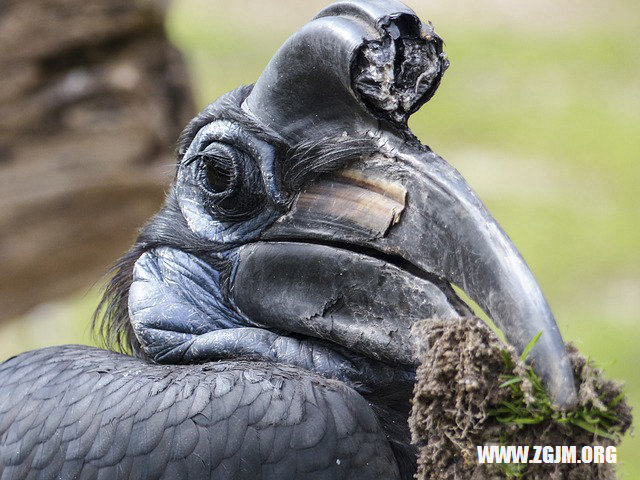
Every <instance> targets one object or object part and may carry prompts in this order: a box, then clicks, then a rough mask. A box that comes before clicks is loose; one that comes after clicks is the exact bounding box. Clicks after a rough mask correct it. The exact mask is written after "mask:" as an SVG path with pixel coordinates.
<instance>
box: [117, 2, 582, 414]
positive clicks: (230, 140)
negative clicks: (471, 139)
mask: <svg viewBox="0 0 640 480" xmlns="http://www.w3.org/2000/svg"><path fill="white" fill-rule="evenodd" d="M448 65H449V63H448V61H447V59H446V56H445V55H444V53H443V51H442V41H441V39H440V38H439V37H438V36H437V35H436V34H435V32H434V31H433V29H432V28H431V27H430V26H427V25H425V24H422V23H421V22H420V20H419V19H418V18H417V17H416V16H415V14H414V13H413V12H412V11H411V10H409V9H408V8H407V7H406V6H404V5H402V4H400V3H397V2H393V1H392V2H381V1H372V2H364V1H357V0H354V1H350V2H338V3H336V4H334V5H332V6H330V7H328V8H327V9H325V10H323V11H322V12H321V13H320V14H319V15H318V16H317V17H316V18H315V19H314V20H313V21H312V22H310V23H309V24H307V25H306V26H304V27H303V28H302V29H301V30H300V31H298V32H297V33H296V34H294V35H293V36H292V37H291V38H290V39H289V40H288V41H287V42H286V43H285V44H284V45H283V46H282V47H281V49H280V50H279V51H278V52H277V53H276V55H275V56H274V58H273V59H272V60H271V62H270V63H269V65H268V66H267V67H266V69H265V71H264V72H263V74H262V76H261V77H260V78H259V80H258V81H257V83H256V84H255V86H254V87H242V88H239V89H237V90H235V91H233V92H230V93H229V94H227V95H225V96H223V97H221V98H220V99H219V100H217V101H216V102H214V103H213V104H211V105H210V106H209V107H207V109H205V111H204V112H203V113H202V114H201V115H199V116H198V117H197V118H196V119H194V120H193V121H192V122H191V124H190V125H189V127H187V129H186V130H185V133H184V135H183V138H182V140H181V147H180V152H179V154H180V155H179V164H178V168H177V173H176V178H175V182H174V185H173V188H172V190H171V192H170V193H169V197H168V200H167V204H166V206H165V207H164V209H163V210H162V211H161V212H160V213H159V214H158V215H157V216H156V217H155V218H154V219H153V220H152V221H151V222H150V224H149V225H148V226H147V227H146V229H145V231H144V232H143V234H142V235H141V240H140V241H139V245H141V246H140V248H139V249H138V250H137V252H138V256H137V257H136V258H135V259H134V260H135V265H134V267H133V281H132V283H131V287H130V290H129V295H128V309H129V318H130V322H131V326H132V329H133V330H132V331H133V335H134V336H135V337H132V338H133V340H132V343H133V344H134V346H139V348H140V351H141V353H142V354H143V355H146V356H148V357H150V358H152V359H153V360H155V361H158V362H165V363H172V362H179V363H190V362H198V361H206V360H215V359H222V358H250V359H259V360H270V361H277V362H284V363H288V364H292V365H295V366H298V367H301V368H305V369H309V370H312V371H315V372H318V373H320V374H322V375H325V376H328V377H331V378H335V379H339V380H342V381H344V382H346V383H347V384H349V385H351V386H353V387H354V388H356V389H358V390H359V391H361V392H364V393H367V392H377V391H392V390H394V389H398V388H400V389H404V391H410V389H411V385H412V382H413V378H414V375H415V367H416V366H417V358H418V351H419V349H420V348H424V347H425V346H424V345H421V344H420V342H419V339H417V338H416V337H415V336H414V335H412V333H411V328H412V326H413V324H414V323H415V322H416V321H417V320H420V319H423V318H429V317H441V318H454V317H457V316H462V315H469V314H471V313H472V312H471V310H470V309H469V307H467V306H466V305H465V304H464V303H463V302H462V301H461V300H460V299H459V298H458V297H457V295H456V294H455V292H454V290H453V288H452V286H451V285H452V284H456V285H458V286H460V287H461V288H462V289H463V290H464V291H465V292H466V293H467V294H468V295H469V296H470V297H471V298H473V299H474V300H475V301H476V302H477V303H478V304H479V305H480V306H481V307H482V308H483V309H484V310H485V311H486V312H487V314H488V315H489V316H490V317H491V318H492V319H493V320H494V322H495V323H496V324H497V325H498V326H499V327H500V328H501V329H502V330H503V331H504V332H505V335H506V337H507V339H508V341H509V342H510V343H512V344H513V345H514V346H516V348H518V349H520V350H522V349H523V348H524V346H525V345H527V343H529V341H530V340H531V338H533V337H534V336H535V335H536V334H537V333H538V332H539V331H540V330H542V331H543V334H542V336H541V338H540V341H539V342H538V343H537V344H536V346H535V347H534V349H533V350H532V352H531V354H530V356H529V358H530V359H531V360H532V361H533V364H534V368H535V369H536V370H537V372H538V373H539V374H540V375H541V377H542V378H543V381H544V382H545V384H546V385H547V387H548V388H549V391H550V393H551V396H552V398H553V399H554V401H555V402H556V403H557V404H558V405H560V406H565V407H566V406H571V405H572V404H573V403H575V387H574V384H573V377H572V374H571V371H570V369H569V364H568V360H567V357H566V352H565V349H564V343H563V341H562V338H561V336H560V333H559V331H558V328H557V326H556V323H555V320H554V318H553V315H552V314H551V311H550V309H549V307H548V305H547V303H546V300H545V299H544V296H543V294H542V292H541V290H540V288H539V286H538V285H537V283H536V282H535V280H534V278H533V275H532V274H531V272H530V270H529V268H528V267H527V265H526V263H525V262H524V260H523V259H522V257H521V256H520V254H519V253H518V251H517V249H516V248H515V246H514V245H513V244H512V242H511V241H510V240H509V238H508V237H507V236H506V234H505V233H504V232H503V230H502V229H501V228H500V226H499V225H498V224H497V223H496V221H495V220H494V219H493V217H492V216H491V215H490V213H489V212H488V211H487V209H486V208H485V207H484V205H483V204H482V202H481V201H480V200H479V199H478V197H477V196H476V195H475V194H474V193H473V191H472V190H471V189H470V187H469V186H468V185H467V184H466V182H465V181H464V179H463V178H462V177H461V176H460V174H459V173H458V172H457V171H456V170H455V169H454V168H453V167H452V166H451V165H449V164H448V163H447V162H445V161H444V160H443V159H442V158H440V157H439V156H438V155H436V154H435V153H433V152H432V151H431V150H430V149H429V148H428V147H426V146H424V145H422V144H420V143H419V142H418V140H417V139H416V138H415V137H414V136H413V135H412V133H411V132H410V130H409V129H408V127H407V120H408V118H409V116H410V115H411V114H412V113H414V112H415V111H417V110H418V109H419V108H420V106H422V105H423V104H424V103H425V102H426V101H427V100H429V98H431V96H432V95H433V94H434V93H435V90H436V89H437V87H438V85H439V83H440V79H441V78H442V75H443V74H444V71H445V70H446V68H447V67H448Z"/></svg>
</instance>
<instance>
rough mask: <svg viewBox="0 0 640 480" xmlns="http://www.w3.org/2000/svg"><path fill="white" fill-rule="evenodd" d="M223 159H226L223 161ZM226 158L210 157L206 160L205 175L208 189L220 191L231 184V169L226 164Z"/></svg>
mask: <svg viewBox="0 0 640 480" xmlns="http://www.w3.org/2000/svg"><path fill="white" fill-rule="evenodd" d="M225 160H227V161H226V162H225ZM227 163H228V159H220V158H211V159H209V161H208V162H207V166H206V175H207V186H208V187H209V190H211V191H213V192H216V193H222V192H224V191H225V190H226V189H227V187H228V186H229V185H230V184H231V181H232V179H233V169H232V167H231V165H228V164H227Z"/></svg>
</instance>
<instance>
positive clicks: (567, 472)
mask: <svg viewBox="0 0 640 480" xmlns="http://www.w3.org/2000/svg"><path fill="white" fill-rule="evenodd" d="M415 328H416V332H415V333H416V335H419V336H420V337H421V338H422V339H423V341H424V343H425V345H426V346H428V348H425V351H424V352H423V354H422V358H421V366H420V367H419V368H418V372H417V382H416V386H415V390H414V402H413V410H412V414H411V417H410V420H409V424H410V427H411V432H412V437H413V443H415V444H416V445H417V446H418V448H419V452H420V453H419V459H418V474H417V478H419V479H433V480H458V479H460V480H469V479H471V480H485V479H491V480H493V479H495V480H499V479H505V478H526V479H533V480H538V479H540V480H542V479H552V480H553V479H557V480H561V479H569V480H578V479H579V480H591V479H593V480H595V479H598V480H600V479H606V480H608V479H615V478H616V477H615V469H614V466H613V465H612V464H607V463H589V464H586V463H582V464H580V463H554V464H545V463H539V464H531V463H529V464H496V463H494V464H487V463H485V464H480V463H479V462H478V452H477V448H476V447H477V446H482V445H522V446H525V445H528V446H530V447H529V448H530V450H531V453H529V459H532V458H533V456H534V450H533V446H534V445H542V446H544V445H550V446H556V445H560V446H562V445H567V446H570V445H575V446H576V447H577V448H576V453H577V457H576V460H577V459H580V458H581V457H580V454H581V449H582V446H586V445H589V446H594V445H602V446H604V447H607V446H611V445H617V444H618V443H619V442H620V438H621V436H622V435H623V434H624V433H625V432H626V431H627V430H628V429H629V428H630V426H631V408H630V407H629V405H628V404H627V402H626V401H625V399H624V398H623V397H624V395H623V393H622V386H621V385H619V384H617V383H614V382H611V381H608V380H605V379H604V377H603V375H602V372H601V371H600V370H598V369H596V368H595V367H594V366H593V365H592V364H591V363H589V362H588V361H587V360H586V359H585V358H584V357H583V356H582V355H581V354H580V353H579V352H578V351H577V349H576V348H575V347H573V346H571V345H569V346H568V347H567V348H568V352H569V357H570V360H571V364H572V366H573V371H574V374H575V378H576V382H577V383H578V386H579V391H578V396H579V405H578V407H576V410H575V411H572V412H559V411H557V410H555V409H554V408H553V406H552V405H551V403H550V402H549V400H548V396H546V392H544V390H543V387H542V386H541V384H540V383H539V379H538V378H537V377H536V376H535V374H534V373H533V371H532V370H531V368H530V367H529V366H528V365H526V364H525V363H524V362H523V361H522V360H521V359H520V358H519V356H518V355H517V354H516V352H515V350H514V349H513V348H512V347H509V346H506V345H504V344H503V343H502V342H501V341H500V339H499V338H498V337H497V336H496V334H495V333H494V332H492V331H491V330H490V329H489V328H488V327H487V326H486V324H485V323H484V322H483V321H482V320H480V319H478V318H463V319H452V320H439V319H431V320H425V321H423V322H420V323H418V324H417V325H416V327H415ZM505 383H508V385H505ZM518 409H521V410H518ZM512 411H515V412H516V413H514V414H512ZM523 411H526V413H527V415H524V416H523ZM505 412H506V413H505ZM594 432H597V433H594ZM554 448H555V447H554Z"/></svg>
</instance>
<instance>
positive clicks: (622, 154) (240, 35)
mask: <svg viewBox="0 0 640 480" xmlns="http://www.w3.org/2000/svg"><path fill="white" fill-rule="evenodd" d="M325 3H326V2H319V1H316V0H314V1H306V2H295V1H291V0H289V1H279V2H276V1H273V0H268V1H236V2H233V3H231V2H222V1H211V0H176V1H174V2H173V4H172V7H171V10H170V15H169V17H168V21H167V28H168V30H169V33H170V37H171V38H172V40H173V41H174V43H175V44H176V45H177V46H178V47H179V48H180V49H181V50H182V51H183V53H184V54H185V55H186V57H187V61H188V64H189V67H190V71H191V75H192V80H193V82H194V88H195V92H196V100H197V101H198V104H199V106H204V105H205V104H207V103H208V102H210V101H212V100H213V99H215V98H217V97H218V96H219V95H220V94H222V93H224V92H226V91H228V90H231V89H232V88H235V87H236V86H238V85H240V84H248V83H252V82H253V81H255V79H256V78H257V77H258V75H259V74H260V72H261V71H262V69H263V68H264V66H265V65H266V63H267V62H268V60H269V58H270V57H271V55H272V54H273V52H274V51H275V50H276V49H277V47H278V46H279V45H280V44H281V43H282V42H283V41H284V40H285V39H286V38H287V36H288V35H289V34H290V33H292V32H293V31H294V30H295V29H296V28H298V27H299V26H301V25H303V24H304V23H305V22H306V21H308V20H309V19H310V18H311V17H312V16H313V14H314V13H315V12H317V11H318V10H319V9H320V8H321V7H322V6H324V5H325ZM409 3H410V6H411V7H413V9H414V10H415V11H416V12H417V13H418V14H419V15H420V16H421V18H422V19H423V20H427V19H429V20H431V21H432V22H433V23H434V25H435V27H436V31H437V32H438V33H439V34H440V35H441V36H442V37H443V38H444V39H445V42H446V47H445V49H446V51H447V53H448V55H449V58H450V60H451V67H450V69H449V70H448V71H447V73H446V74H445V78H444V80H443V82H442V85H441V87H440V90H439V91H438V93H437V94H436V96H435V97H434V98H433V99H432V100H431V101H430V102H429V103H428V104H427V105H426V106H425V107H423V109H422V110H421V111H420V112H419V113H417V114H416V115H415V116H414V118H413V119H412V122H411V126H412V128H413V130H414V131H415V133H416V134H417V135H418V137H419V138H420V139H421V140H422V141H423V143H426V144H428V145H429V146H431V147H432V148H433V149H434V150H435V151H436V152H438V153H439V154H440V155H442V156H443V157H444V158H445V159H447V160H448V161H449V162H450V163H451V164H453V165H454V166H455V167H456V168H457V169H458V170H459V171H460V172H461V173H462V174H463V176H464V177H465V178H466V179H467V181H468V182H469V184H470V185H471V186H472V187H473V188H474V189H475V190H476V192H477V193H478V194H479V196H480V197H481V198H482V199H483V201H484V202H485V203H486V204H487V206H488V207H489V209H490V210H491V212H492V213H493V214H494V216H495V217H496V218H497V220H498V222H499V223H500V224H501V225H502V226H503V228H504V229H505V230H506V231H507V233H508V234H509V235H510V237H511V238H512V239H513V241H514V242H515V244H516V246H517V247H518V248H519V249H520V251H521V252H522V254H523V256H524V257H525V259H526V260H527V262H528V263H529V265H530V267H531V268H532V270H533V272H534V274H535V275H536V278H537V279H538V281H539V283H540V285H541V286H542V289H543V291H544V292H545V294H546V296H547V298H548V300H549V303H550V304H551V307H552V309H553V311H554V312H555V315H556V318H557V320H558V324H559V326H560V329H561V330H562V332H563V335H564V337H565V339H566V340H571V341H573V342H574V343H576V344H577V345H578V347H579V348H580V349H581V350H582V351H583V353H585V354H586V355H588V356H590V357H591V358H593V359H594V360H595V361H596V362H597V363H598V364H600V365H601V366H603V367H604V369H605V370H606V372H607V374H608V375H609V376H611V377H612V378H616V379H620V380H622V381H624V382H625V383H626V385H627V392H628V395H629V398H630V399H631V402H632V403H633V404H634V406H636V407H637V406H639V405H640V347H639V345H638V344H639V342H640V322H639V320H640V314H639V313H638V312H640V201H639V200H638V198H639V197H640V48H639V47H640V41H639V35H640V33H639V32H640V3H638V2H634V1H621V0H615V1H609V2H599V1H597V0H582V1H571V0H568V1H566V2H562V4H559V2H553V1H550V0H540V1H536V2H533V1H530V2H518V3H514V2H507V1H506V0H482V1H479V2H474V3H473V5H471V6H470V5H468V4H467V2H463V1H447V2H445V1H443V0H442V1H433V2H425V1H414V2H409ZM132 235H133V232H132ZM99 281H100V279H96V282H99ZM97 298H98V294H97V288H96V286H93V287H91V286H88V288H87V290H86V291H83V292H79V293H78V295H77V296H76V297H74V298H72V299H69V300H67V301H63V302H60V303H55V304H48V305H44V306H41V307H38V308H36V309H35V310H33V311H32V312H31V313H29V314H28V315H26V316H25V317H23V318H20V319H15V320H13V321H11V322H7V323H5V324H3V325H1V326H0V359H4V358H6V357H8V356H10V355H13V354H15V353H18V352H20V351H23V350H26V349H31V348H37V347H40V346H45V345H52V344H59V343H92V340H91V336H90V331H89V328H88V324H89V319H90V316H91V313H92V310H93V308H94V306H95V305H96V303H97ZM639 452H640V441H638V440H637V439H636V438H633V437H627V438H626V439H625V441H624V442H623V444H622V446H621V448H620V450H619V454H618V462H619V472H620V474H621V477H622V478H625V479H635V478H640V453H639Z"/></svg>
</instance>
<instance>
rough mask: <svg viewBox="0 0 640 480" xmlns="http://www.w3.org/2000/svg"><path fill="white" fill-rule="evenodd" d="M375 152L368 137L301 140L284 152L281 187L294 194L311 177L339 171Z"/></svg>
mask: <svg viewBox="0 0 640 480" xmlns="http://www.w3.org/2000/svg"><path fill="white" fill-rule="evenodd" d="M376 151H378V146H377V143H376V140H375V139H374V138H369V137H365V138H350V137H344V136H341V135H338V136H329V137H324V138H320V139H317V140H304V141H302V142H300V143H299V144H297V145H295V146H294V147H292V148H290V149H289V150H288V151H287V154H286V156H285V159H284V160H283V162H282V171H283V172H284V178H283V184H284V186H285V187H286V188H287V189H289V190H290V191H297V190H299V189H300V188H301V187H302V186H303V185H304V184H305V183H306V182H308V181H309V180H310V178H311V177H313V176H315V175H319V174H321V173H327V172H331V171H333V170H336V169H339V168H342V167H344V166H346V165H347V164H348V163H350V162H352V161H355V160H358V159H361V158H363V157H367V156H370V155H373V154H374V153H375V152H376Z"/></svg>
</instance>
